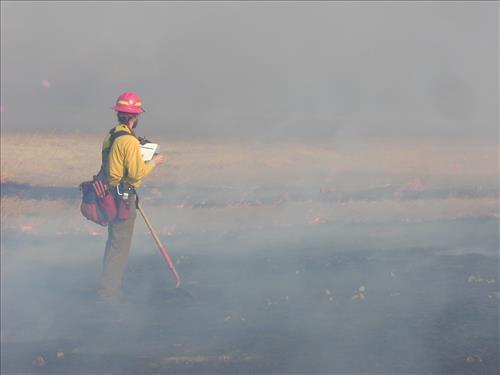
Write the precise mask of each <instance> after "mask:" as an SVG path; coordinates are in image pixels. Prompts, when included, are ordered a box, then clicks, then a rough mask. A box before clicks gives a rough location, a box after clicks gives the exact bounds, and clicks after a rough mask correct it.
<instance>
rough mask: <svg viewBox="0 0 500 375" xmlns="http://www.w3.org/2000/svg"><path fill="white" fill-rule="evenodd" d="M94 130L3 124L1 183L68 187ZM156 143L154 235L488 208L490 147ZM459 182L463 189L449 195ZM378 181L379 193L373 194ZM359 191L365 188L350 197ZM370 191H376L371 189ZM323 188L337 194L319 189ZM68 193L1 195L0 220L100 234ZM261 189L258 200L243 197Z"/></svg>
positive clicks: (94, 150) (88, 170) (492, 168)
mask: <svg viewBox="0 0 500 375" xmlns="http://www.w3.org/2000/svg"><path fill="white" fill-rule="evenodd" d="M101 138H102V136H101V135H88V134H80V133H78V134H77V133H72V134H70V133H66V134H65V133H29V134H22V133H6V134H2V137H1V146H2V147H1V179H2V183H9V182H10V183H17V184H28V185H31V186H32V187H33V188H37V187H39V188H45V189H50V188H66V189H67V190H71V189H77V186H78V184H79V183H80V182H82V181H84V180H86V179H90V178H91V176H92V175H93V174H95V173H96V172H97V170H98V169H99V166H100V147H101V141H102V139H101ZM156 141H157V142H158V143H160V145H161V149H162V151H163V152H164V153H165V154H166V156H167V163H166V164H164V165H162V166H160V167H158V168H157V169H156V170H154V171H153V173H152V174H151V175H150V176H148V177H147V178H146V179H145V181H144V183H143V188H144V189H143V193H142V198H143V202H144V205H145V207H148V211H150V213H151V215H152V217H153V218H154V219H155V221H156V222H158V223H159V224H158V225H159V226H160V227H161V228H162V230H164V231H165V233H173V232H174V230H175V231H176V232H177V233H179V232H191V231H199V230H229V231H230V230H233V229H234V230H238V229H241V228H245V227H246V226H250V227H267V226H280V225H301V224H318V223H321V222H325V221H335V220H341V221H354V222H356V221H368V222H369V221H374V222H377V221H384V220H386V221H387V220H388V221H394V220H396V221H397V220H400V221H401V220H406V221H408V220H410V221H411V220H420V221H422V220H436V219H443V218H456V217H491V216H492V215H493V216H495V215H498V194H496V193H495V191H496V192H497V191H498V147H496V146H491V145H478V144H476V145H474V144H439V143H415V144H410V143H407V144H404V143H398V144H391V143H387V144H383V143H376V142H371V143H361V142H358V143H349V144H334V143H331V144H329V143H326V142H325V143H316V144H311V143H308V144H298V143H249V142H247V143H236V142H232V143H208V142H207V143H203V142H187V141H174V140H170V139H166V138H160V139H157V140H156ZM484 189H486V190H488V192H489V193H488V194H484ZM464 190H465V191H466V192H467V191H468V192H469V193H470V194H455V193H456V192H460V191H462V192H463V191H464ZM380 191H382V192H384V191H385V192H386V193H387V192H389V193H390V194H382V195H380V194H379V195H377V192H380ZM433 191H438V192H440V195H439V194H438V195H436V194H432V192H433ZM492 191H493V193H492ZM359 192H361V193H363V192H364V194H365V195H364V196H362V197H361V198H358V199H357V198H356V193H359ZM371 192H375V193H376V194H375V195H374V196H372V197H371V198H370V194H371ZM408 192H410V193H411V192H413V193H416V194H418V193H425V192H430V194H428V196H427V197H426V199H422V197H420V199H401V193H408ZM443 192H444V193H443ZM332 194H333V195H334V198H335V196H336V197H337V198H335V199H328V200H325V199H322V198H324V197H328V196H330V197H332ZM335 194H336V195H335ZM443 194H445V195H446V194H448V196H444V197H443ZM358 195H359V194H358ZM361 195H363V194H361ZM371 195H373V194H371ZM297 196H299V197H300V198H296V197H297ZM340 196H343V197H347V198H344V199H340V198H339V197H340ZM72 197H73V198H75V197H76V198H75V199H73V200H71V199H67V197H63V196H61V199H58V198H57V195H56V196H53V197H52V198H51V199H34V198H29V197H22V196H18V195H15V194H9V195H6V194H3V195H2V216H1V217H2V230H24V231H30V230H33V231H35V230H38V231H41V232H43V233H45V232H49V233H53V232H54V231H55V229H54V228H57V232H60V233H66V232H70V231H82V230H84V231H97V232H99V233H100V232H102V230H101V228H97V227H95V226H93V225H92V224H91V223H89V222H86V221H85V220H84V219H83V218H82V217H81V215H80V214H79V212H78V204H79V202H78V193H73V195H72ZM266 197H268V198H269V199H268V204H253V205H248V204H247V205H245V204H242V202H243V203H244V202H246V201H249V200H251V201H253V202H255V201H257V202H259V201H260V200H262V199H263V198H266ZM271 197H272V199H271ZM367 197H368V198H367ZM65 198H66V199H65ZM158 198H164V199H163V200H161V199H160V200H158ZM196 199H197V200H198V203H200V202H201V203H204V202H206V201H210V200H213V199H218V200H219V201H225V203H226V204H224V205H222V206H221V205H219V206H218V207H211V208H210V209H205V210H203V211H200V210H188V209H186V208H189V207H188V205H187V204H186V202H188V201H189V200H191V201H193V200H196ZM149 201H151V202H149ZM195 203H196V202H193V205H194V204H195ZM278 203H279V204H278ZM198 206H202V207H203V204H201V205H200V204H199V205H198ZM89 226H90V227H91V228H94V227H95V229H89ZM23 228H24V229H23ZM29 228H31V229H29ZM174 228H175V229H174Z"/></svg>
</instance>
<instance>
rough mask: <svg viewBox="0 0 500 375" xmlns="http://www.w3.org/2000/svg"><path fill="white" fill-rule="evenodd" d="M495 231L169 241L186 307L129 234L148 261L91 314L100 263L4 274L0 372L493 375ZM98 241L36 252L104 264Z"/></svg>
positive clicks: (352, 231) (290, 233) (429, 228)
mask: <svg viewBox="0 0 500 375" xmlns="http://www.w3.org/2000/svg"><path fill="white" fill-rule="evenodd" d="M497 224H498V222H497V220H454V221H448V222H444V221H443V222H435V223H421V224H414V223H413V224H411V223H410V224H401V223H400V224H398V225H396V229H395V230H396V231H397V233H399V234H398V236H396V237H394V238H392V241H389V240H388V239H385V240H384V239H383V238H382V239H381V238H378V239H374V238H375V237H373V236H372V237H370V236H369V235H367V233H368V229H367V228H371V230H372V231H373V230H375V231H376V229H377V228H376V227H375V228H374V226H373V224H370V225H368V224H366V225H365V226H363V225H361V224H360V225H359V226H358V228H353V227H352V225H347V224H344V225H343V226H342V225H340V224H338V225H336V226H335V225H334V224H327V225H320V226H315V227H310V228H308V229H303V228H302V229H299V228H295V227H293V228H283V229H279V230H277V229H273V230H269V231H266V230H260V231H253V232H238V233H199V234H196V235H195V234H191V235H189V236H184V237H182V236H178V237H175V236H174V237H171V238H169V239H168V241H167V243H166V244H167V246H168V247H169V249H170V251H171V253H172V255H173V257H174V259H175V260H176V263H177V268H178V270H179V272H180V274H181V276H182V278H183V288H185V289H186V290H187V291H189V292H190V293H191V294H192V296H193V297H192V298H190V297H186V296H185V295H182V294H179V293H175V291H174V290H173V289H172V288H173V285H174V283H173V279H172V276H171V274H170V273H169V270H168V268H167V267H166V264H164V262H163V260H162V259H161V256H160V254H159V253H157V252H155V249H154V247H153V246H154V245H153V243H152V240H151V239H150V238H148V237H147V236H145V235H140V234H138V235H137V236H136V239H135V240H134V246H135V248H136V249H137V247H138V246H148V247H150V248H151V249H150V251H149V250H148V251H147V252H144V251H136V252H135V253H133V254H132V256H131V258H130V261H129V264H128V269H127V272H126V276H125V280H124V299H123V302H122V304H120V305H118V306H115V307H106V306H100V305H98V304H96V302H95V298H94V290H95V288H96V286H97V282H98V277H99V272H100V266H101V264H100V262H101V259H100V257H98V256H96V257H90V258H89V259H88V260H87V261H85V262H74V263H71V264H66V263H64V262H56V261H55V260H54V259H49V258H47V259H45V260H43V258H42V260H41V261H37V262H33V263H26V264H24V265H23V266H22V267H20V268H19V269H18V270H16V272H15V273H13V272H11V271H8V272H4V273H3V274H2V290H3V293H2V332H3V333H2V373H4V374H14V373H30V374H31V373H33V374H35V373H45V374H69V373H77V374H102V373H120V374H123V373H126V374H138V373H141V374H149V373H151V374H153V373H385V374H409V373H412V374H415V373H446V374H452V373H453V374H486V373H490V374H494V373H498V372H499V370H500V368H499V363H498V353H499V331H498V323H499V309H498V306H499V305H498V304H499V300H498V297H499V295H498V294H497V293H498V291H499V288H498V269H499V261H498V235H497V234H498V231H497V228H498V227H497ZM381 226H382V225H381ZM413 238H422V241H421V242H420V243H419V242H417V241H414V240H413ZM425 238H426V240H424V239H425ZM464 238H469V241H464ZM480 239H482V241H480ZM84 240H85V241H84ZM2 241H3V249H4V251H5V252H10V253H11V254H14V253H15V252H18V251H21V250H22V249H23V248H25V247H29V246H33V245H34V244H36V243H38V244H40V242H39V240H37V239H36V238H35V237H29V236H24V237H23V238H19V237H18V238H14V237H11V238H9V237H7V238H3V239H2ZM103 241H104V240H103V239H102V238H90V239H89V238H86V239H83V238H80V239H78V238H58V239H57V240H55V239H52V240H50V239H49V238H46V239H44V241H43V246H44V247H52V248H57V247H61V246H62V245H61V244H64V243H66V244H70V243H71V244H73V245H72V246H69V247H66V251H68V252H74V253H75V254H76V253H78V252H82V251H92V252H94V253H95V254H100V251H101V249H100V247H102V246H103ZM429 243H434V244H436V245H435V246H430V245H429ZM145 244H147V245H145ZM459 245H460V246H459ZM89 249H91V250H89ZM471 276H472V277H471ZM361 286H364V287H365V293H364V296H365V298H364V299H360V298H358V299H353V296H354V295H355V292H356V291H357V290H358V289H359V288H360V287H361ZM57 352H63V353H64V358H57ZM37 356H42V357H43V358H44V359H45V361H46V363H45V364H44V365H43V366H38V365H36V364H33V360H34V359H35V358H37Z"/></svg>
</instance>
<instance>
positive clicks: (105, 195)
mask: <svg viewBox="0 0 500 375" xmlns="http://www.w3.org/2000/svg"><path fill="white" fill-rule="evenodd" d="M80 190H81V191H82V203H81V205H80V211H81V213H82V215H83V216H84V217H85V218H87V219H88V220H90V221H92V222H94V223H96V224H99V225H102V226H103V227H105V226H107V225H108V223H109V222H111V221H113V220H114V219H115V218H116V216H117V209H116V203H115V199H114V197H113V194H112V193H111V192H110V191H109V187H108V185H107V184H106V183H104V182H102V181H101V180H98V179H94V180H92V181H85V182H82V183H81V184H80Z"/></svg>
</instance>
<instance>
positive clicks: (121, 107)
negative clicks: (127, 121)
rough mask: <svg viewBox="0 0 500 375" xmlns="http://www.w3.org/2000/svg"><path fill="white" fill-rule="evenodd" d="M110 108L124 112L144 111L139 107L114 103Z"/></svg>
mask: <svg viewBox="0 0 500 375" xmlns="http://www.w3.org/2000/svg"><path fill="white" fill-rule="evenodd" d="M112 109H114V110H115V111H117V112H125V113H144V112H146V111H145V110H144V109H143V108H141V107H128V106H125V105H115V106H114V107H113V108H112Z"/></svg>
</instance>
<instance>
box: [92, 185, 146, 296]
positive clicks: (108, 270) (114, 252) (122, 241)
mask: <svg viewBox="0 0 500 375" xmlns="http://www.w3.org/2000/svg"><path fill="white" fill-rule="evenodd" d="M135 202H136V195H135V194H130V197H129V205H130V215H129V217H128V219H126V220H115V221H113V222H111V223H109V224H108V240H107V241H106V249H105V252H104V260H103V269H102V274H101V285H100V287H99V289H98V291H97V295H98V298H99V299H100V300H103V301H109V302H115V301H118V300H119V298H120V292H121V287H122V278H123V272H124V271H125V267H126V266H127V259H128V255H129V253H130V244H131V242H132V234H133V232H134V223H135V218H136V215H137V212H136V207H135Z"/></svg>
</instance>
